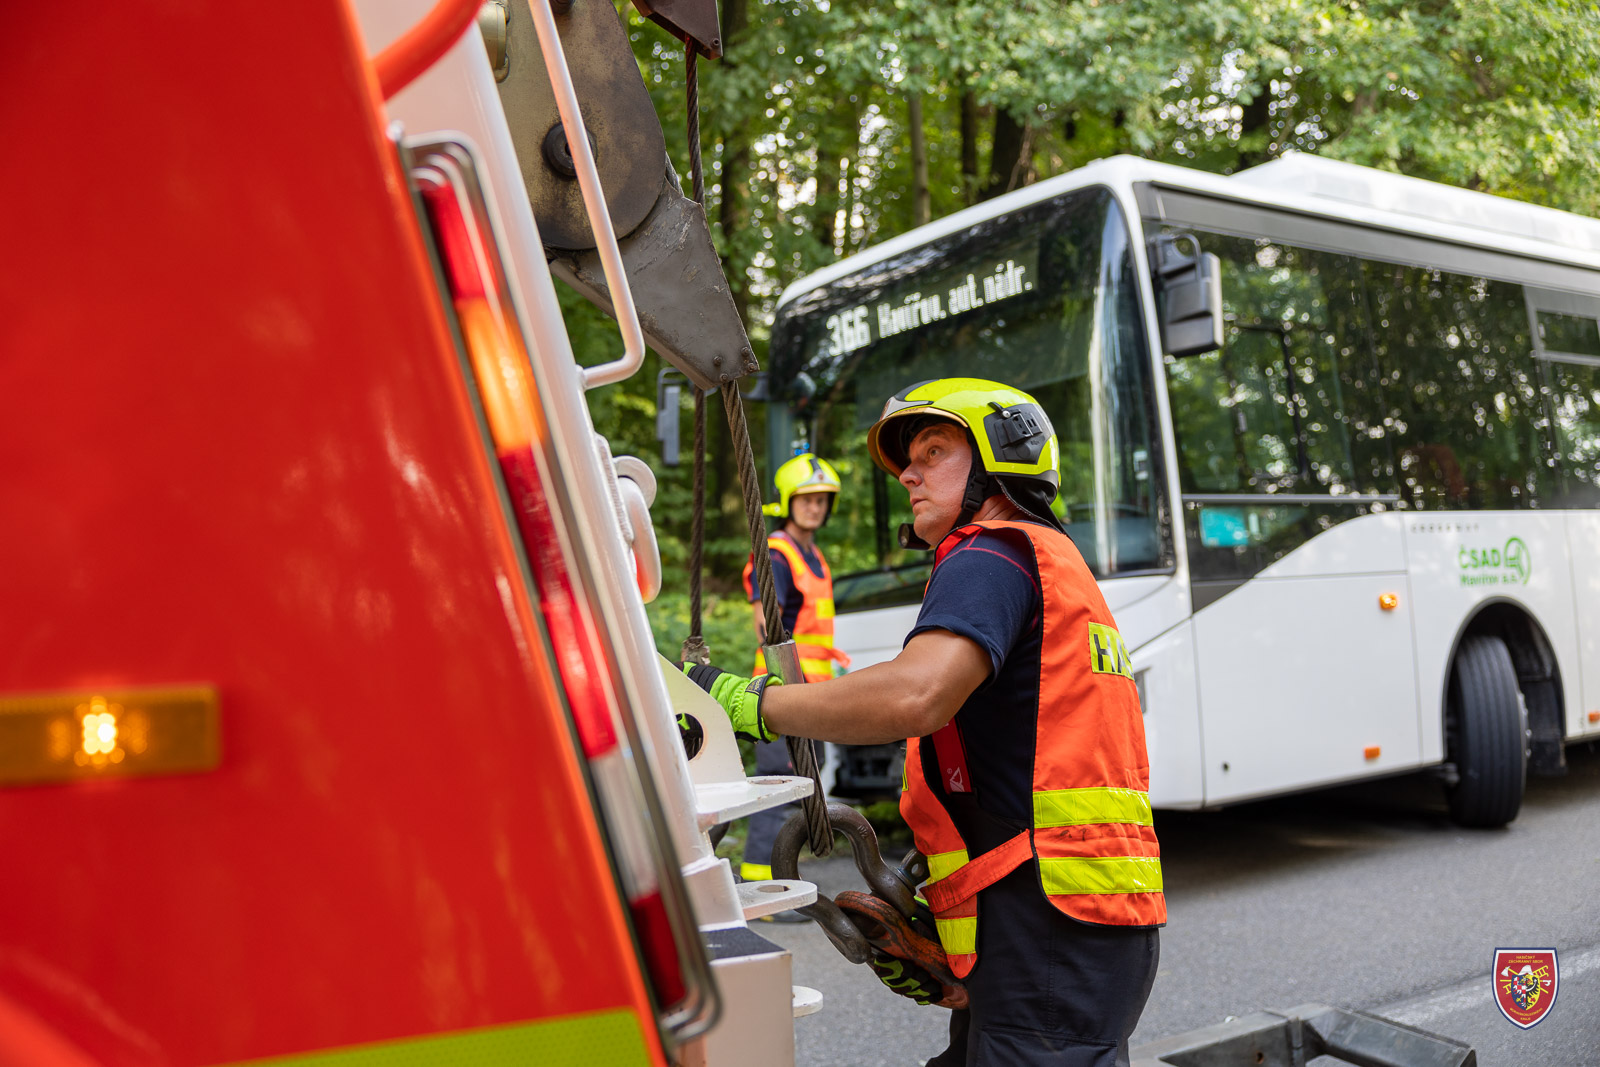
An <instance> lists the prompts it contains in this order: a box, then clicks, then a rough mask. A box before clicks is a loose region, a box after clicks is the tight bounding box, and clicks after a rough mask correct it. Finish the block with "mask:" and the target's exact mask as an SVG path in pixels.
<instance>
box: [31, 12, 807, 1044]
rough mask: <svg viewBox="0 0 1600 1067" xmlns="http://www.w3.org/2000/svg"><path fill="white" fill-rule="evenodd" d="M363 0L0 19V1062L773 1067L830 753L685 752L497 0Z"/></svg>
mask: <svg viewBox="0 0 1600 1067" xmlns="http://www.w3.org/2000/svg"><path fill="white" fill-rule="evenodd" d="M581 2H582V0H580V3H581ZM519 5H520V6H519ZM555 6H558V7H563V6H572V5H570V4H558V5H555ZM357 7H358V8H359V10H357V8H352V7H351V6H350V5H348V4H347V3H346V2H344V0H277V2H274V3H270V4H254V5H249V4H247V5H238V4H225V3H220V2H216V0H182V2H175V0H173V2H163V3H155V4H123V5H117V4H112V5H91V6H90V7H88V8H85V9H81V10H75V11H73V12H71V13H70V14H69V13H67V12H65V11H63V10H62V9H61V8H59V7H55V6H50V5H43V4H37V3H14V4H7V5H3V6H0V85H3V87H4V91H3V92H0V129H3V130H5V131H6V133H7V135H8V137H7V141H8V145H9V149H10V152H9V154H10V156H11V159H12V163H11V165H10V167H9V168H8V178H7V180H6V183H5V188H6V190H7V193H8V195H7V196H6V198H5V200H6V210H5V213H4V220H3V222H0V249H3V250H4V255H3V257H0V456H3V457H4V475H3V484H4V486H5V494H4V497H5V520H4V522H3V523H0V561H3V565H0V605H3V607H0V851H3V854H4V855H5V857H6V863H5V871H6V873H5V875H4V877H0V1063H3V1064H7V1065H10V1064H44V1065H56V1067H77V1065H80V1064H101V1065H118V1067H122V1065H126V1067H134V1065H138V1067H154V1065H183V1067H187V1065H201V1064H226V1063H239V1062H244V1061H259V1060H274V1061H279V1062H302V1063H316V1064H340V1065H343V1064H352V1065H353V1064H362V1065H365V1064H381V1063H431V1062H451V1063H456V1064H463V1065H465V1064H488V1063H512V1062H526V1063H536V1064H540V1065H545V1067H551V1065H577V1064H666V1063H675V1064H684V1065H693V1064H715V1063H719V1062H721V1063H726V1062H730V1061H731V1059H732V1058H733V1056H734V1055H737V1056H738V1058H739V1059H740V1060H750V1059H758V1060H759V1061H760V1062H763V1063H769V1064H779V1065H781V1064H785V1063H792V1062H793V1028H792V1018H793V1015H794V1014H795V1012H796V1011H798V1010H803V1009H799V1008H796V1006H795V1005H796V998H795V996H794V995H793V994H792V992H791V988H790V983H789V962H788V956H787V954H786V953H784V952H782V951H781V950H779V949H777V948H776V947H775V946H773V945H771V944H770V943H768V942H765V941H764V940H763V939H761V938H760V937H758V936H757V935H755V934H754V933H752V932H751V931H750V930H749V929H748V928H747V927H746V925H745V920H746V919H747V918H751V917H754V916H755V915H757V914H760V913H761V912H763V911H773V910H780V909H782V908H788V907H794V906H796V905H798V904H806V903H808V902H809V901H811V900H813V899H815V896H814V894H815V890H814V889H812V888H811V887H809V886H807V885H805V884H804V883H800V882H788V883H776V884H771V885H768V886H766V887H747V886H736V885H735V884H734V881H733V879H732V876H731V874H730V873H729V871H728V868H727V864H726V863H725V862H724V861H722V860H719V859H717V857H716V856H715V855H714V853H713V851H712V849H711V846H710V844H709V842H708V841H707V838H706V834H705V831H706V829H707V828H709V827H710V826H712V825H715V824H716V823H720V822H723V821H726V820H727V819H728V818H731V817H735V816H737V815H741V814H747V813H748V812H750V811H752V810H757V809H759V808H761V807H765V806H772V805H774V804H778V803H783V802H786V801H788V800H791V799H794V798H795V797H797V796H800V795H802V794H804V793H806V792H808V791H809V789H810V782H809V781H807V780H801V779H794V778H789V779H772V780H766V781H763V782H759V783H751V782H748V781H746V780H745V778H744V775H743V772H742V770H741V768H740V766H739V762H738V758H737V753H736V751H735V749H734V744H733V740H732V738H731V736H730V735H729V734H728V733H727V731H726V724H725V721H723V720H722V717H721V716H720V714H718V713H717V712H716V711H715V708H714V707H713V708H712V709H711V712H710V714H707V715H704V716H702V717H701V721H702V722H703V723H704V726H705V729H706V740H705V743H704V745H703V747H702V748H701V750H700V751H699V754H698V755H696V756H695V757H694V759H693V760H692V761H691V760H690V759H688V758H686V751H685V748H684V746H683V744H682V743H681V740H680V737H679V733H678V729H677V727H676V725H675V723H674V714H675V710H684V709H685V708H689V707H691V705H694V706H697V707H699V708H702V709H703V708H704V701H705V700H706V699H708V698H705V697H704V696H703V694H700V693H699V692H698V690H694V689H693V688H692V687H689V686H687V684H686V683H685V682H684V680H683V679H682V678H681V677H678V676H675V675H674V674H673V673H672V672H671V671H670V670H669V669H668V670H664V669H663V663H664V661H662V660H661V659H660V658H659V657H658V656H657V654H656V653H655V651H654V649H653V646H652V643H651V638H650V633H649V629H648V625H647V622H646V617H645V609H644V600H645V597H646V596H648V595H652V594H653V590H654V587H655V586H656V585H658V584H659V575H660V564H659V559H658V558H657V557H656V554H655V550H654V543H653V535H652V534H651V533H650V518H649V502H650V499H651V496H652V494H653V491H654V486H653V479H652V478H651V476H650V473H649V470H648V468H647V467H645V466H644V465H643V464H642V463H640V462H639V461H637V460H629V459H627V458H626V457H618V458H614V457H613V456H612V455H611V453H610V451H609V449H608V448H607V446H606V444H605V442H604V441H603V440H602V439H599V438H597V436H596V434H595V432H594V429H593V426H592V424H591V422H590V420H589V416H588V412H587V409H586V407H585V405H584V402H583V395H584V390H585V387H586V385H592V384H594V383H595V382H596V381H602V380H610V379H612V378H614V377H615V376H617V375H621V374H623V373H626V372H627V370H628V366H627V365H626V363H625V364H624V365H623V366H621V367H616V368H610V369H605V370H599V371H596V370H591V371H589V372H587V373H585V372H584V371H583V370H581V369H580V368H578V367H577V366H576V365H575V364H574V362H573V359H572V354H571V351H570V347H569V345H568V341H567V338H566V335H565V333H564V332H563V329H562V325H561V319H560V314H559V311H558V309H557V302H556V297H555V292H554V289H553V287H552V281H551V275H550V272H549V270H548V269H547V268H546V253H545V250H544V245H543V243H542V242H541V239H540V236H539V232H538V225H537V223H536V220H535V215H534V213H533V211H532V209H531V208H530V204H529V199H528V196H527V195H526V191H525V189H524V187H523V185H522V182H521V179H520V168H521V167H522V166H523V164H525V163H526V162H527V158H526V157H527V152H526V151H525V150H523V151H519V149H522V146H521V145H519V144H515V143H514V142H513V139H512V137H511V135H510V133H509V130H508V126H507V122H506V118H505V114H504V111H503V110H502V108H501V101H500V98H499V96H498V95H497V90H496V84H495V81H494V65H495V64H494V57H493V56H491V55H490V54H489V50H488V49H486V47H485V38H484V35H483V34H482V33H480V32H479V30H478V29H476V28H469V27H468V24H467V20H471V19H474V18H476V17H477V16H479V15H480V9H479V4H478V3H477V2H476V0H474V2H473V3H472V4H470V6H469V7H468V9H466V15H465V19H463V18H462V11H463V5H462V4H460V3H445V4H442V5H440V7H439V9H438V10H430V8H431V7H432V3H431V0H370V2H363V3H361V4H359V5H357ZM512 7H513V8H514V10H512V11H511V12H510V14H509V18H511V19H513V20H517V19H526V20H528V21H527V22H526V23H524V24H523V29H524V30H528V31H538V32H539V33H540V34H541V35H542V34H543V33H544V30H545V29H546V28H547V27H546V26H545V24H544V23H543V22H541V20H543V19H548V18H549V16H550V6H549V5H547V4H545V3H544V2H543V0H535V3H534V5H533V6H532V7H531V8H530V7H529V6H528V5H527V3H526V0H515V3H514V4H513V5H512ZM611 13H612V14H613V15H614V14H615V12H614V11H612V12H611ZM485 14H486V15H487V16H489V21H490V22H492V21H493V16H494V12H493V11H489V12H486V13H485ZM500 14H501V17H507V16H506V8H505V7H503V6H502V7H501V8H500ZM502 29H503V24H502ZM463 30H466V32H465V34H463V32H462V31H463ZM489 30H490V31H491V32H490V33H489V36H490V37H491V41H490V44H491V46H492V44H493V41H492V37H493V32H492V31H493V27H492V26H491V27H489ZM539 40H540V44H541V46H542V47H543V49H544V55H545V58H546V60H547V61H548V62H547V64H546V66H547V68H548V70H549V71H550V72H553V73H552V76H551V79H550V82H551V85H552V87H553V88H552V90H551V91H552V93H553V94H554V97H556V98H561V102H562V103H563V105H565V104H566V103H568V102H570V99H568V98H572V99H576V97H577V96H580V95H581V94H575V93H574V92H573V80H572V79H571V77H570V76H568V74H567V72H566V70H565V65H564V61H562V60H560V52H559V48H556V49H555V51H554V52H552V51H551V49H552V47H553V45H554V44H558V43H559V39H557V40H556V41H555V42H552V41H551V40H549V39H547V38H546V37H545V36H540V38H539ZM380 50H381V53H380ZM374 55H377V56H378V57H379V61H378V62H377V63H376V64H374V62H372V60H371V59H370V58H369V57H371V56H374ZM502 58H503V57H502ZM523 61H526V62H533V63H536V62H537V60H536V57H534V56H513V57H512V62H513V63H516V62H523ZM636 73H637V71H636V70H635V74H636ZM413 79H414V80H413ZM580 80H581V79H580ZM407 83H409V84H407ZM402 86H405V87H404V88H403V89H402ZM580 103H582V104H583V105H584V106H586V107H587V106H589V103H590V102H589V101H580ZM571 117H572V118H573V119H574V120H576V116H571ZM578 124H579V125H581V122H579V123H578ZM568 125H569V128H572V127H573V125H574V124H573V123H569V124H568ZM578 140H581V138H579V139H578ZM575 155H578V156H583V155H585V154H584V153H581V152H580V153H575ZM519 156H520V161H519ZM585 168H588V170H586V169H585ZM575 169H576V170H577V171H579V172H580V173H579V174H578V177H579V179H580V181H579V184H580V185H583V186H584V187H585V196H586V199H585V202H586V203H588V204H589V206H590V208H591V209H592V208H594V204H593V202H592V198H588V197H587V193H588V186H589V185H591V184H593V183H592V182H590V181H589V178H590V177H592V174H589V173H588V171H592V161H591V160H586V159H578V161H577V165H576V167H575ZM597 188H598V187H597ZM603 213H604V211H603V209H602V214H603ZM605 229H607V227H603V226H597V227H596V231H597V234H599V237H598V238H597V244H598V245H600V246H601V247H600V249H599V253H598V254H599V255H600V256H601V258H602V259H606V260H607V268H608V269H609V267H611V266H614V265H615V260H616V256H615V255H614V254H613V253H614V251H615V250H614V248H609V247H607V246H606V240H609V239H610V238H609V235H607V234H604V233H600V231H601V230H605ZM608 277H610V278H611V280H612V282H613V289H614V290H615V291H616V292H617V299H616V300H615V303H616V304H617V308H618V317H619V319H622V320H624V321H627V320H629V319H631V318H632V317H633V316H632V315H631V309H630V308H629V307H628V306H627V304H628V293H627V290H626V286H625V284H623V285H621V288H620V289H618V288H617V284H618V283H620V282H621V279H620V278H617V277H613V276H611V275H608ZM630 333H631V336H630V339H629V340H628V342H627V344H626V345H625V347H626V349H627V351H628V352H629V357H627V361H628V362H633V361H634V360H636V358H637V356H638V354H639V353H640V351H641V349H640V343H639V340H638V336H639V328H638V326H637V324H633V325H632V326H631V327H630ZM696 701H700V702H701V703H700V704H698V705H695V704H694V702H696ZM762 888H764V890H765V891H764V894H761V895H758V892H757V890H758V889H762ZM800 999H801V1001H804V1002H806V1003H808V1004H809V1005H810V1006H813V1007H814V1006H815V1002H816V998H815V997H811V998H809V999H808V998H806V997H801V998H800ZM719 1019H720V1020H721V1022H720V1024H719V1022H718V1020H719Z"/></svg>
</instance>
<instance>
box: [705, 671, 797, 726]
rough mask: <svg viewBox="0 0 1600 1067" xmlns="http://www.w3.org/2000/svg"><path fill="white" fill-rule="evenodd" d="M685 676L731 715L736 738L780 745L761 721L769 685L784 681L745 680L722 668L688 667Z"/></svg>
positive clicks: (766, 678) (769, 678)
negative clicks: (762, 704)
mask: <svg viewBox="0 0 1600 1067" xmlns="http://www.w3.org/2000/svg"><path fill="white" fill-rule="evenodd" d="M683 673H684V674H686V675H688V676H689V681H691V682H693V683H694V684H695V685H698V686H699V687H700V688H701V689H704V690H705V691H706V692H708V693H710V694H711V696H712V699H714V700H715V701H716V702H717V703H718V704H721V705H722V710H723V711H725V712H727V713H728V722H729V723H731V724H732V725H733V733H734V736H735V737H742V738H744V739H745V740H746V741H776V740H777V739H778V735H777V734H775V733H773V732H771V731H770V730H768V729H767V724H766V723H764V722H762V721H761V697H762V695H763V694H765V693H766V691H767V686H769V685H782V684H783V679H782V678H778V677H775V676H773V675H770V674H763V675H762V676H761V677H759V678H741V677H739V676H738V675H737V674H729V673H728V672H727V671H725V670H722V669H721V668H720V667H711V666H701V665H700V664H698V663H688V664H684V668H683Z"/></svg>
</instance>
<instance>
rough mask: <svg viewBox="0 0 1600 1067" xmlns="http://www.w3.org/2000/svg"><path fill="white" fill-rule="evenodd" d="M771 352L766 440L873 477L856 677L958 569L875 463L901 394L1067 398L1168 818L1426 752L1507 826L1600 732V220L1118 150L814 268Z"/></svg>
mask: <svg viewBox="0 0 1600 1067" xmlns="http://www.w3.org/2000/svg"><path fill="white" fill-rule="evenodd" d="M1213 257H1215V258H1213ZM1219 282H1220V300H1219V299H1218V293H1217V289H1218V287H1219V286H1218V283H1219ZM770 364H771V375H772V380H771V382H770V394H769V395H770V396H771V397H772V398H773V401H774V403H773V404H772V410H771V413H770V428H771V429H770V441H769V453H770V454H769V459H770V460H771V461H772V462H773V463H774V464H775V463H776V461H778V460H779V459H781V458H783V457H784V455H785V454H786V453H787V452H788V451H789V450H790V448H792V447H793V446H795V445H796V444H799V443H801V442H804V443H807V444H809V446H810V447H811V448H813V449H814V450H815V451H817V452H818V453H819V454H821V455H824V456H827V457H829V458H830V459H832V460H833V461H834V462H835V463H836V464H837V465H838V466H839V468H840V470H841V472H842V474H843V476H844V478H845V491H844V493H843V494H842V496H841V499H840V503H839V505H838V507H837V509H836V511H835V515H834V519H833V525H831V526H830V528H829V530H828V531H827V533H826V534H825V537H827V534H831V535H832V537H831V538H829V539H828V540H829V552H830V556H831V558H833V559H834V560H835V564H834V571H835V574H836V578H835V601H836V604H837V608H838V612H839V615H838V623H837V633H838V642H839V644H840V645H841V646H842V647H843V648H844V649H845V650H846V651H848V652H849V653H850V654H851V656H852V657H854V660H855V663H856V664H857V665H865V664H870V663H873V662H876V661H878V660H881V659H885V658H888V657H890V656H892V655H893V654H894V653H895V652H896V651H897V650H898V649H899V648H900V646H901V643H902V641H903V639H904V636H905V634H906V633H907V632H908V630H909V629H910V627H911V625H912V622H913V620H914V619H915V618H916V615H917V610H918V602H919V600H920V599H921V596H922V590H923V586H924V583H925V582H926V580H927V577H928V573H929V567H930V555H929V554H928V553H925V552H914V551H908V550H905V549H902V548H900V547H899V546H898V544H897V543H896V540H895V537H894V534H893V531H894V530H895V529H896V528H897V527H898V525H899V524H900V523H901V522H903V521H906V520H908V519H909V517H910V514H909V511H908V509H907V508H906V505H905V494H904V493H903V492H902V491H900V490H899V488H898V487H896V486H893V485H891V484H890V482H889V480H888V479H887V478H886V476H884V475H883V474H881V473H880V472H878V471H877V470H876V469H875V468H874V467H873V466H872V465H871V463H870V461H868V459H867V458H866V450H865V448H864V447H863V441H864V433H865V430H866V428H867V426H869V425H870V424H871V423H872V422H873V421H874V420H875V419H876V418H877V417H878V414H879V412H880V410H881V408H882V405H883V402H884V399H885V398H886V397H888V396H889V395H890V394H891V393H893V392H894V391H895V390H896V389H898V388H901V387H903V386H905V385H907V384H909V383H912V382H916V381H920V380H924V379H931V378H941V377H946V376H968V377H980V378H993V379H996V380H999V381H1003V382H1007V383H1010V384H1013V385H1015V386H1018V387H1020V388H1022V389H1026V390H1028V391H1029V392H1031V393H1033V394H1034V395H1035V396H1036V397H1037V398H1038V399H1039V401H1040V402H1041V403H1042V404H1043V405H1044V406H1045V408H1046V410H1047V411H1048V412H1049V413H1050V417H1051V419H1052V421H1053V422H1054V423H1055V429H1056V432H1057V434H1058V435H1059V437H1060V440H1061V457H1062V460H1061V462H1062V470H1061V490H1062V491H1061V499H1060V500H1059V501H1058V505H1057V506H1058V508H1059V509H1061V514H1062V515H1063V517H1064V518H1065V519H1066V521H1067V529H1068V531H1069V532H1070V533H1071V535H1072V537H1073V540H1074V541H1075V542H1076V543H1077V545H1078V548H1079V549H1080V550H1081V551H1082V552H1083V555H1084V557H1085V559H1086V560H1087V561H1088V563H1089V565H1090V567H1091V568H1092V569H1093V570H1094V572H1095V573H1096V575H1097V576H1098V577H1099V578H1100V580H1101V587H1102V589H1103V591H1104V593H1105V596H1106V600H1107V602H1108V603H1109V604H1110V606H1111V608H1112V610H1113V611H1114V612H1115V613H1116V617H1117V621H1118V623H1119V625H1120V627H1121V630H1122V633H1123V636H1124V637H1125V638H1126V640H1127V642H1128V646H1129V648H1130V650H1131V653H1132V658H1133V662H1134V667H1135V670H1136V674H1137V678H1138V682H1139V687H1140V695H1141V700H1142V702H1143V707H1144V711H1145V719H1146V732H1147V735H1148V738H1149V749H1150V760H1151V786H1152V794H1153V799H1154V801H1155V803H1156V804H1157V805H1158V806H1163V807H1169V808H1201V807H1210V806H1214V805H1219V804H1226V803H1231V802H1234V801H1241V800H1246V799H1249V798H1255V797H1263V796H1269V795H1272V794H1277V793H1284V792H1289V791H1293V790H1302V789H1306V788H1310V787H1316V786H1324V785H1331V784H1334V783H1340V782H1347V781H1352V780H1356V779H1361V778H1367V777H1376V776H1382V775H1388V774H1394V773H1397V772H1401V771H1407V770H1413V769H1417V768H1426V767H1433V768H1437V769H1438V772H1439V775H1440V777H1441V778H1442V779H1443V781H1444V783H1445V786H1446V788H1447V790H1448V794H1449V799H1450V806H1451V810H1452V814H1453V815H1454V817H1455V818H1456V819H1457V820H1458V821H1460V822H1462V823H1464V824H1467V825H1479V826H1496V825H1502V824H1504V823H1506V822H1508V821H1510V820H1511V819H1513V818H1515V816H1516V813H1517V810H1518V808H1519V806H1520V803H1521V798H1522V794H1523V787H1524V782H1525V776H1526V774H1527V773H1528V772H1529V771H1530V770H1531V771H1533V772H1535V773H1560V772H1561V771H1562V770H1563V769H1564V767H1565V756H1564V746H1565V745H1566V744H1569V743H1571V742H1574V741H1577V740H1580V739H1584V738H1596V737H1600V510H1597V508H1600V222H1596V221H1594V220H1591V219H1587V218H1582V217H1578V216H1575V215H1570V214H1567V213H1563V212H1558V211H1553V210H1550V209H1547V208H1539V207H1534V206H1530V205H1526V204H1520V203H1516V202H1512V201H1508V200H1504V199H1500V198H1496V197H1492V196H1487V195H1484V194H1481V193H1472V192H1466V191H1463V190H1459V189H1453V188H1448V187H1446V186H1442V185H1437V184H1434V183H1431V182H1425V181H1420V180H1416V179H1411V178H1406V177H1402V176H1399V175H1394V174H1389V173H1384V172H1380V171H1375V170H1370V169H1367V168H1364V167H1357V166H1353V165H1349V164H1342V163H1336V162H1331V161H1327V160H1323V159H1319V158H1315V157H1311V156H1291V157H1287V158H1284V159H1282V160H1279V161H1276V162H1273V163H1269V164H1266V165H1264V166H1261V167H1257V168H1255V169H1253V170H1249V171H1246V172H1243V173H1241V174H1238V175H1235V176H1233V177H1219V176H1216V175H1212V174H1205V173H1199V172H1195V171H1190V170H1187V169H1183V168H1179V167H1173V166H1167V165H1163V164H1157V163H1151V162H1147V161H1144V160H1139V159H1133V158H1128V157H1118V158H1115V159H1108V160H1104V161H1101V162H1098V163H1095V164H1092V165H1090V166H1087V167H1084V168H1082V169H1080V170H1077V171H1074V172H1073V173H1070V174H1067V175H1063V176H1061V177H1059V178H1056V179H1053V180H1050V181H1047V182H1043V183H1040V184H1038V185H1035V186H1031V187H1029V188H1026V189H1022V190H1019V191H1017V192H1015V193H1011V194H1009V195H1007V196H1004V197H1001V198H999V199H996V200H993V201H990V202H988V203H985V204H981V205H978V206H976V207H973V208H970V209H968V210H966V211H963V212H960V213H958V214H956V215H953V216H951V217H949V218H946V219H944V220H941V221H939V222H935V223H933V224H931V225H928V226H924V227H922V228H920V229H918V230H916V231H913V232H911V233H908V234H905V235H903V236H901V237H899V238H896V239H894V240H892V241H889V242H886V243H885V244H883V245H881V246H879V247H877V248H874V249H872V250H870V251H867V252H864V253H862V254H860V255H857V256H854V257H852V258H850V259H847V260H845V261H843V262H841V263H839V264H836V265H834V266H833V267H830V268H828V269H826V270H823V271H820V272H817V273H815V274H812V275H811V276H809V277H806V278H804V279H802V280H800V281H798V282H796V283H795V284H794V285H793V286H791V287H790V288H789V289H788V290H787V291H786V292H785V293H784V294H783V296H782V299H781V301H780V304H779V308H778V312H777V317H776V321H775V323H774V326H773V342H772V356H771V360H770Z"/></svg>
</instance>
